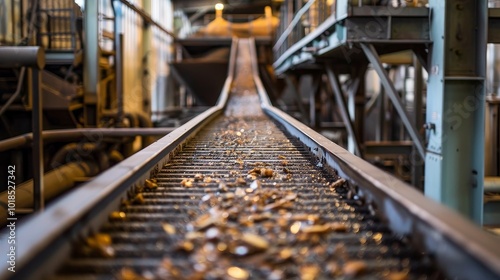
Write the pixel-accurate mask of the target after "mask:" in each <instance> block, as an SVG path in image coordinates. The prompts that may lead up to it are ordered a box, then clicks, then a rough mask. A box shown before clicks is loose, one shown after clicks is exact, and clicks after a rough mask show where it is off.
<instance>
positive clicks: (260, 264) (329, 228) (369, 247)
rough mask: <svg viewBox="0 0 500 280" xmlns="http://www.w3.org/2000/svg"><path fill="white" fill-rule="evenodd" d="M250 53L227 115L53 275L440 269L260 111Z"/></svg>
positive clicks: (422, 275) (322, 274)
mask: <svg viewBox="0 0 500 280" xmlns="http://www.w3.org/2000/svg"><path fill="white" fill-rule="evenodd" d="M249 57H250V54H249V50H248V44H241V43H240V46H239V49H238V63H237V67H236V77H235V80H234V83H233V86H232V90H231V95H230V99H229V103H228V106H227V108H226V110H225V114H224V116H220V117H218V118H217V119H215V120H213V121H212V122H211V123H210V124H209V125H207V126H206V127H204V128H203V129H202V130H201V131H199V132H198V134H197V135H196V136H195V137H193V138H192V139H191V140H189V141H188V142H187V144H185V145H184V146H183V148H182V149H181V150H180V151H179V152H178V153H177V154H176V155H175V156H174V157H173V158H172V159H171V160H170V161H169V162H167V163H166V164H165V165H164V166H163V168H162V169H161V170H160V171H159V172H158V173H157V175H156V176H155V177H154V178H151V179H149V180H148V181H147V182H145V184H144V185H143V186H140V187H136V188H134V190H133V191H132V192H131V193H130V195H129V197H130V199H129V200H128V201H124V202H123V203H122V206H121V208H120V209H117V211H116V212H113V213H111V214H110V219H109V221H108V222H107V223H106V224H104V225H103V226H102V228H101V230H100V232H99V233H96V234H93V235H91V236H89V237H87V238H85V239H84V240H82V241H81V242H79V244H77V245H76V246H75V247H74V248H73V256H72V258H71V259H70V260H68V261H67V262H66V263H65V264H64V266H63V267H62V268H61V269H60V271H59V274H58V277H57V278H60V279H72V278H75V279H76V278H78V279H82V278H86V277H87V276H88V278H92V277H98V278H102V279H105V278H113V277H115V278H121V279H142V278H146V279H149V278H153V279H157V278H172V279H226V278H227V279H247V278H251V279H329V278H334V277H349V278H359V279H373V278H380V279H426V278H436V277H437V276H438V272H437V271H436V270H435V269H434V267H433V263H432V261H431V259H430V258H429V257H428V256H426V255H425V254H423V253H421V252H419V251H418V250H416V249H415V248H413V247H412V246H411V245H410V243H409V242H408V240H407V238H406V237H402V236H397V235H395V234H393V233H391V231H390V230H389V229H388V227H387V226H386V225H384V224H383V223H382V222H381V221H380V220H379V219H378V218H377V217H375V215H374V214H373V213H372V211H371V209H370V206H369V205H366V204H365V203H364V202H363V200H361V199H360V198H359V197H358V195H357V193H356V191H355V190H354V188H350V187H349V185H348V184H347V183H346V182H345V180H343V179H341V178H340V177H339V176H337V175H336V174H335V173H334V172H333V171H332V170H327V169H326V168H323V166H322V164H321V163H320V162H319V161H318V160H317V159H316V158H315V157H314V156H313V155H311V154H310V152H309V150H308V149H307V148H305V147H304V146H303V145H302V144H301V143H300V142H299V141H298V140H297V139H295V138H293V137H290V136H288V135H287V134H286V133H284V132H283V131H282V130H281V129H280V127H279V126H278V125H277V124H275V123H274V122H273V121H271V119H269V118H268V117H267V116H265V115H264V114H263V112H262V110H261V109H260V104H259V98H258V95H257V93H256V89H255V85H254V83H253V79H252V75H251V66H250V65H251V63H250V61H249V60H250V58H249ZM141 277H142V278H141Z"/></svg>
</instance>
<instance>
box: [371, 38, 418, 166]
mask: <svg viewBox="0 0 500 280" xmlns="http://www.w3.org/2000/svg"><path fill="white" fill-rule="evenodd" d="M361 48H362V49H363V51H364V53H365V55H366V57H367V58H368V61H370V63H371V64H372V66H373V68H374V69H375V71H376V72H377V74H378V75H379V77H380V81H381V83H382V85H383V86H384V88H385V91H386V93H387V96H389V98H390V99H391V101H392V104H393V106H394V109H396V111H397V112H398V115H399V117H400V118H401V121H402V122H403V124H404V126H405V127H406V130H407V131H408V134H409V135H410V137H411V139H412V140H413V143H414V144H415V147H416V148H417V151H418V153H419V155H420V156H421V157H424V155H425V149H424V144H423V143H422V140H421V139H420V135H419V134H418V131H417V129H416V128H415V124H414V123H412V122H411V121H410V118H409V117H408V114H407V113H406V110H405V108H404V106H403V103H402V102H401V99H400V98H399V96H398V94H397V91H396V89H395V88H394V85H393V84H392V81H391V80H390V79H389V76H388V75H387V72H386V71H385V70H384V67H383V66H382V62H380V57H379V55H378V53H377V51H376V50H375V48H374V47H373V45H371V44H365V43H362V44H361Z"/></svg>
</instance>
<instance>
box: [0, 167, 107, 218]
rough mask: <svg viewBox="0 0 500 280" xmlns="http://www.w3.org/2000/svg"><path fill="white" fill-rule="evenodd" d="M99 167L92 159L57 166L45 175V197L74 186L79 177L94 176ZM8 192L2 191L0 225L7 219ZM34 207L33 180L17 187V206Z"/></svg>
mask: <svg viewBox="0 0 500 280" xmlns="http://www.w3.org/2000/svg"><path fill="white" fill-rule="evenodd" d="M97 173H99V168H98V167H97V165H96V164H95V163H94V162H92V161H82V162H72V163H68V164H65V165H63V166H60V167H58V168H55V169H53V170H51V171H49V172H47V173H45V175H44V176H43V183H44V186H45V187H44V199H45V200H49V199H52V198H54V197H56V196H57V195H59V194H61V193H62V192H64V191H66V190H68V189H70V188H72V187H73V186H74V185H75V183H76V180H77V178H83V177H93V176H95V175H96V174H97ZM7 205H8V192H7V191H4V192H2V193H0V226H3V225H5V223H6V221H7V209H8V206H7ZM32 207H33V180H29V181H26V182H24V183H22V184H20V185H18V186H17V187H16V208H17V209H22V208H32Z"/></svg>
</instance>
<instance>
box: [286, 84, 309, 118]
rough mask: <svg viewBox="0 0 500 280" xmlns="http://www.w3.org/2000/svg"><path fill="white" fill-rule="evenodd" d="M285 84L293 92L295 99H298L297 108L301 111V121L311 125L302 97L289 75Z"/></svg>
mask: <svg viewBox="0 0 500 280" xmlns="http://www.w3.org/2000/svg"><path fill="white" fill-rule="evenodd" d="M285 82H286V85H287V86H288V88H289V89H290V90H291V91H292V95H293V97H294V98H295V99H296V102H297V106H298V107H299V111H300V114H301V119H302V122H303V123H309V117H308V114H307V112H306V109H305V108H304V103H302V95H301V94H300V92H299V90H298V89H297V86H296V85H295V82H294V81H293V80H292V77H290V76H289V75H285Z"/></svg>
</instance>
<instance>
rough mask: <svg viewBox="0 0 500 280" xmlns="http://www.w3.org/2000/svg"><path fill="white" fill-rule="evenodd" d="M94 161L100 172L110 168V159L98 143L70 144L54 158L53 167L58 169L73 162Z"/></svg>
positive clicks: (61, 149)
mask: <svg viewBox="0 0 500 280" xmlns="http://www.w3.org/2000/svg"><path fill="white" fill-rule="evenodd" d="M89 157H90V159H93V160H95V161H96V162H97V166H99V169H100V170H106V169H108V168H109V158H108V157H107V155H106V154H105V153H104V151H103V150H102V147H100V145H99V144H98V143H70V144H66V145H65V146H64V147H62V148H60V149H59V150H58V151H57V152H56V153H55V155H54V156H53V157H52V160H51V162H50V164H51V167H57V166H60V165H63V164H66V163H68V162H72V161H82V160H87V159H89Z"/></svg>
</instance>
